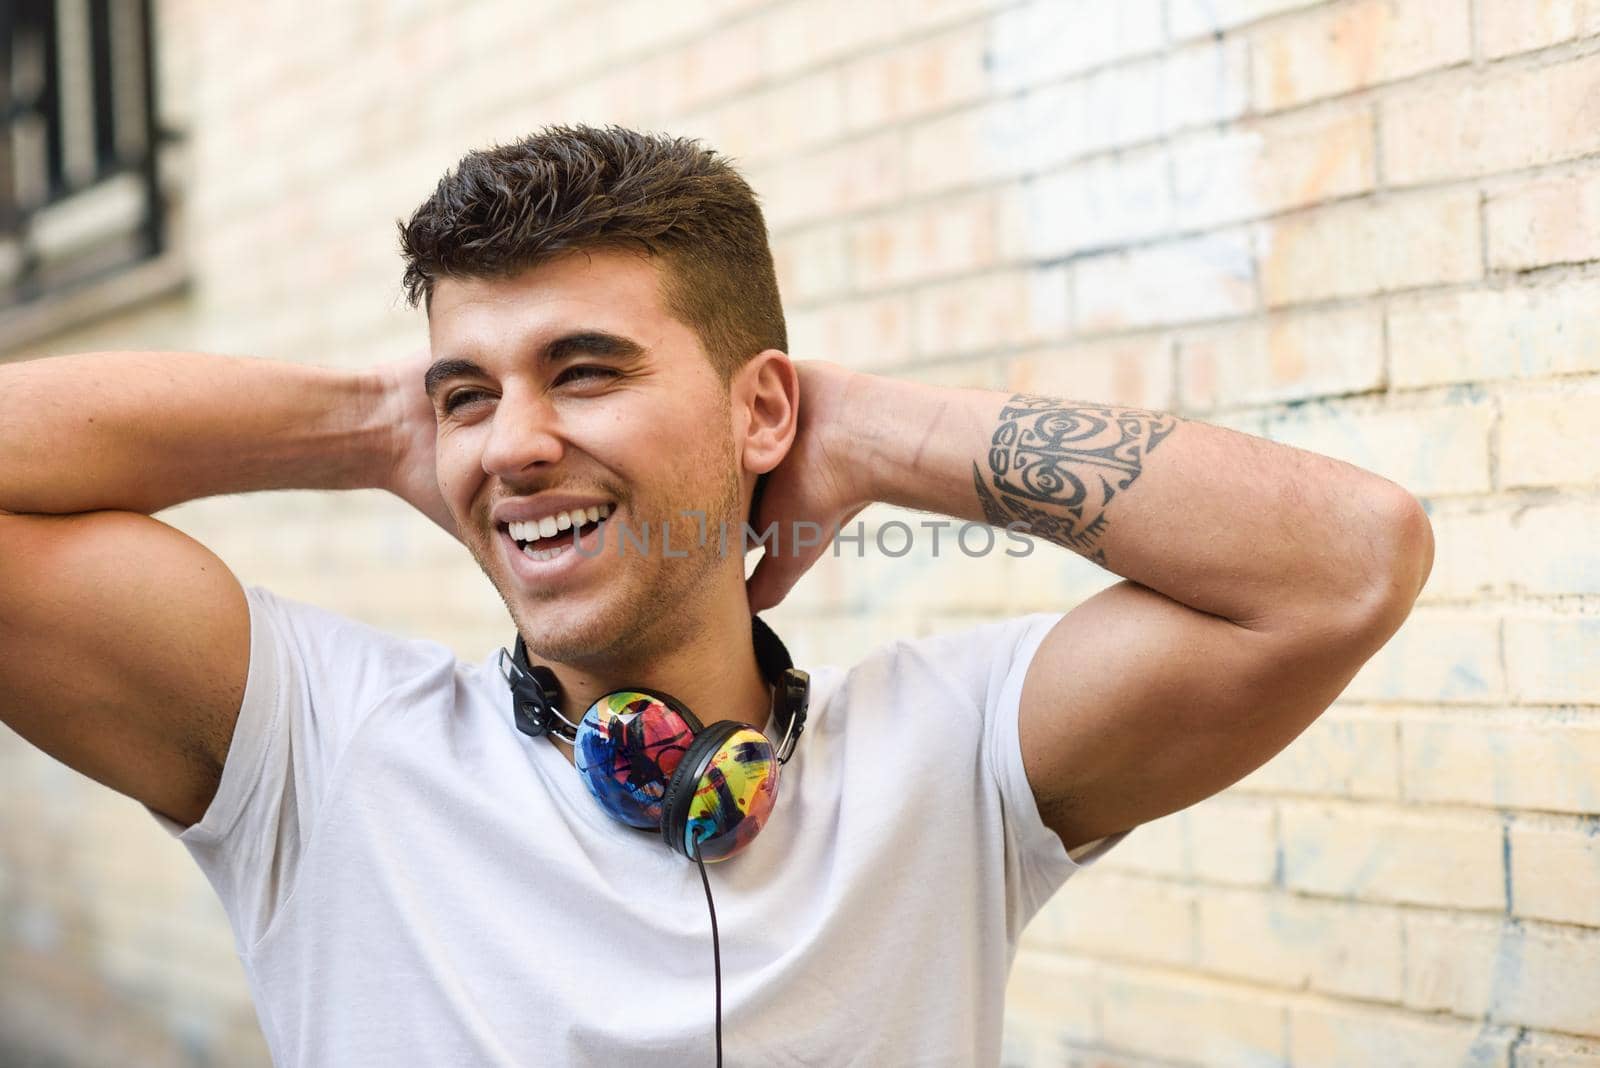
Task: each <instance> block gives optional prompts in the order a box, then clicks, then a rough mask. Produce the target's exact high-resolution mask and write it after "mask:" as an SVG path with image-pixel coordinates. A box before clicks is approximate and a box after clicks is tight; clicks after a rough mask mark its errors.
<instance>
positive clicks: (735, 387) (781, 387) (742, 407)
mask: <svg viewBox="0 0 1600 1068" xmlns="http://www.w3.org/2000/svg"><path fill="white" fill-rule="evenodd" d="M731 390H732V395H731V397H730V401H731V405H732V409H733V431H734V443H735V445H736V447H737V449H738V453H739V464H740V468H741V471H740V474H741V475H744V476H748V475H755V476H757V484H758V485H759V484H760V481H761V476H764V475H766V473H767V472H768V471H771V470H772V469H773V468H775V467H777V466H778V465H779V464H780V463H782V462H783V458H784V457H785V456H787V455H788V454H789V449H790V447H791V446H792V445H793V444H794V439H795V433H796V432H797V430H798V429H799V420H800V376H799V375H797V374H796V373H795V369H794V362H793V361H792V360H790V359H789V356H788V354H787V353H784V352H781V351H779V350H778V349H765V350H763V351H762V352H760V353H757V354H756V355H755V356H753V357H751V359H750V361H749V362H748V363H746V364H745V365H744V366H743V367H741V368H740V369H739V371H738V372H737V373H736V374H735V376H734V380H733V382H732V384H731ZM759 500H760V497H759V496H756V497H754V498H753V500H752V504H751V513H752V517H753V515H754V512H755V504H756V503H758V502H759Z"/></svg>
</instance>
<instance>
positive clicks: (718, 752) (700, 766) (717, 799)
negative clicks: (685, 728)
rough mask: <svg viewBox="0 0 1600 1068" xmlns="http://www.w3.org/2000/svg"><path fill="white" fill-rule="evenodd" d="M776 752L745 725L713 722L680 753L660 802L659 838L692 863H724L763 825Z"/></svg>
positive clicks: (772, 798) (773, 797) (773, 795)
mask: <svg viewBox="0 0 1600 1068" xmlns="http://www.w3.org/2000/svg"><path fill="white" fill-rule="evenodd" d="M778 769H779V763H778V759H777V754H776V753H775V752H774V751H773V748H772V742H771V741H770V740H769V739H768V738H767V736H766V735H765V734H762V733H761V732H760V731H758V730H756V729H755V728H754V727H752V726H750V725H749V724H748V723H740V722H738V721H735V720H725V721H723V722H721V723H713V724H712V725H711V726H710V727H707V728H706V729H705V731H703V732H702V733H701V734H700V735H699V736H698V737H696V738H695V740H694V744H693V745H691V746H690V747H689V751H688V752H686V753H685V754H684V755H683V760H682V761H681V762H680V763H679V764H678V768H677V770H676V771H675V772H674V773H673V776H672V781H671V782H670V783H668V784H667V791H666V793H665V794H664V795H663V796H662V799H661V837H662V840H663V841H664V842H666V844H667V847H668V848H669V849H671V850H672V851H673V852H675V853H678V854H679V855H681V856H685V857H689V858H691V859H693V857H694V854H695V844H696V843H697V842H698V843H699V846H700V859H701V860H704V861H706V862H708V863H709V862H711V861H718V860H726V859H727V858H728V857H731V856H733V855H734V854H735V853H737V852H739V851H740V850H742V849H743V848H744V847H745V846H747V845H749V844H750V843H751V842H752V841H753V840H754V839H755V836H756V835H757V834H758V833H759V832H760V831H761V828H762V827H763V826H765V825H766V822H767V817H768V816H770V815H771V814H772V807H773V804H774V803H775V802H776V801H777V797H778Z"/></svg>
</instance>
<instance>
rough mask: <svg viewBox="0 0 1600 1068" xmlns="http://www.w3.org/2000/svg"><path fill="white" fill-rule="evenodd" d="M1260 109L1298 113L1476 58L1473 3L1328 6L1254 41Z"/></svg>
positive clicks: (1439, 0) (1396, 0)
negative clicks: (1299, 108)
mask: <svg viewBox="0 0 1600 1068" xmlns="http://www.w3.org/2000/svg"><path fill="white" fill-rule="evenodd" d="M1251 52H1252V54H1253V56H1254V76H1253V84H1252V99H1253V100H1254V102H1255V106H1256V108H1257V109H1259V110H1262V111H1274V110H1277V109H1279V108H1289V107H1296V106H1298V105H1301V104H1305V103H1307V102H1309V101H1312V100H1318V99H1321V98H1323V97H1328V96H1337V95H1339V94H1341V93H1348V92H1352V91H1354V90H1357V89H1366V88H1368V87H1370V86H1374V85H1380V84H1382V83H1384V82H1390V81H1395V80H1397V79H1400V78H1406V77H1410V76H1412V75H1415V74H1420V73H1422V72H1424V71H1430V70H1437V69H1439V68H1441V67H1449V66H1452V65H1455V64H1458V63H1465V62H1467V61H1468V60H1469V59H1471V58H1472V18H1471V7H1470V5H1469V4H1468V3H1467V0H1357V2H1355V3H1349V4H1338V5H1326V6H1324V7H1322V8H1320V9H1318V10H1315V11H1310V12H1307V13H1306V14H1305V15H1303V16H1301V17H1299V18H1294V19H1284V20H1283V21H1281V22H1276V23H1273V24H1272V25H1270V26H1266V27H1263V28H1262V29H1261V30H1259V31H1258V32H1256V33H1255V34H1253V35H1252V37H1251Z"/></svg>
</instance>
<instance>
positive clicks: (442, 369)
mask: <svg viewBox="0 0 1600 1068" xmlns="http://www.w3.org/2000/svg"><path fill="white" fill-rule="evenodd" d="M643 352H644V346H642V345H640V344H639V343H638V342H637V341H634V340H633V339H631V338H626V337H623V336H622V335H620V334H609V333H607V332H605V331H604V330H580V331H578V332H576V333H572V334H563V335H562V336H561V337H558V338H556V339H555V340H554V341H551V342H550V343H549V344H547V345H546V346H545V347H544V349H543V351H542V352H541V353H540V354H539V355H540V358H541V359H543V361H544V362H545V363H558V362H560V361H562V360H569V359H572V358H573V357H574V356H581V355H589V356H608V357H613V358H627V357H634V356H639V355H642V354H643ZM458 377H459V378H473V377H478V378H487V377H489V372H487V371H485V370H484V369H483V368H482V367H481V366H480V365H478V364H476V363H474V362H473V361H471V360H468V359H463V358H461V357H453V358H448V359H443V360H435V361H434V363H433V364H432V365H431V366H430V367H429V368H428V371H427V373H426V374H424V375H423V376H422V385H423V389H424V390H426V391H427V394H428V396H430V397H431V396H433V395H434V393H435V392H436V391H437V390H438V388H439V387H440V386H441V385H443V384H444V383H445V382H447V381H449V380H450V379H452V378H458Z"/></svg>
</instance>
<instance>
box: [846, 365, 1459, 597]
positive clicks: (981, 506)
mask: <svg viewBox="0 0 1600 1068" xmlns="http://www.w3.org/2000/svg"><path fill="white" fill-rule="evenodd" d="M847 396H848V397H849V401H848V403H847V404H846V405H845V411H846V413H847V415H846V418H845V419H844V421H843V422H844V425H843V426H842V427H841V428H840V429H841V430H842V431H843V433H842V434H840V435H838V436H837V437H836V439H835V440H836V441H837V442H838V443H839V444H838V446H837V448H838V449H840V450H845V451H848V452H850V453H851V454H852V455H851V459H850V462H851V463H853V464H855V465H857V466H859V468H860V469H861V470H862V471H863V472H864V475H865V481H866V485H867V487H868V493H869V495H870V496H871V498H872V499H874V500H881V501H885V502H887V503H890V504H895V505H900V506H902V507H908V508H917V509H922V510H926V511H934V512H940V513H943V514H946V515H950V516H953V517H957V518H962V519H968V520H973V521H986V522H989V523H992V524H995V525H997V526H1006V525H1008V524H1012V523H1023V524H1026V528H1025V529H1026V530H1028V531H1030V532H1031V533H1032V534H1033V535H1034V536H1035V537H1040V538H1044V539H1046V540H1048V541H1051V542H1054V543H1056V544H1058V545H1062V546H1064V547H1066V548H1069V549H1072V550H1074V551H1076V552H1078V553H1081V554H1083V555H1085V556H1087V557H1089V558H1090V559H1093V560H1095V561H1096V562H1098V563H1101V564H1103V565H1104V566H1106V567H1107V568H1109V569H1110V570H1112V571H1115V572H1116V573H1117V574H1119V575H1122V576H1124V577H1126V578H1129V579H1132V580H1133V581H1135V582H1138V583H1140V584H1142V585H1145V586H1148V587H1150V588H1151V589H1154V590H1156V591H1158V592H1160V593H1163V594H1166V595H1167V596H1168V597H1171V598H1173V599H1174V600H1177V601H1180V602H1181V603H1183V604H1186V605H1188V606H1190V607H1192V608H1196V609H1199V610H1201V611H1204V612H1208V613H1210V614H1213V615H1216V616H1220V617H1223V618H1226V619H1230V620H1233V621H1236V622H1239V623H1243V624H1246V625H1255V624H1259V623H1266V622H1273V621H1277V620H1280V619H1295V618H1297V617H1299V618H1301V619H1303V618H1304V616H1305V614H1306V613H1308V612H1323V611H1326V612H1329V613H1330V614H1336V615H1337V616H1338V617H1339V618H1341V619H1343V618H1348V617H1346V616H1345V614H1344V613H1345V611H1346V609H1348V610H1349V611H1350V612H1352V613H1357V614H1358V615H1357V618H1360V617H1359V613H1368V612H1372V611H1377V612H1384V611H1386V610H1388V606H1389V605H1391V604H1392V605H1393V606H1394V610H1396V611H1399V612H1400V614H1401V615H1403V609H1402V608H1400V605H1402V604H1403V605H1404V606H1405V607H1409V605H1410V603H1411V600H1412V599H1413V598H1414V597H1415V595H1416V593H1417V589H1418V587H1420V585H1421V582H1422V580H1423V578H1424V577H1425V575H1426V570H1427V566H1428V562H1429V561H1430V560H1431V552H1432V550H1431V536H1430V535H1429V533H1428V531H1427V523H1426V519H1425V518H1424V517H1422V515H1421V511H1420V509H1419V508H1418V506H1417V505H1416V502H1415V501H1414V500H1413V499H1412V498H1411V497H1410V496H1409V495H1408V494H1406V493H1405V492H1404V491H1403V490H1401V489H1400V488H1399V487H1397V486H1395V485H1394V484H1393V483H1391V482H1389V481H1387V480H1385V479H1383V478H1380V477H1379V476H1377V475H1374V474H1371V473H1370V472H1367V471H1362V470H1360V469H1358V468H1355V467H1352V466H1350V465H1348V464H1344V463H1340V462H1338V461H1336V460H1332V459H1329V458H1327V457H1323V456H1318V455H1315V454H1312V453H1307V452H1303V451H1300V450H1298V449H1293V448H1290V447H1288V446H1283V445H1277V444H1274V443H1272V442H1268V441H1265V440H1263V439H1260V438H1254V437H1250V436H1248V435H1244V434H1238V433H1234V432H1232V431H1229V430H1224V429H1221V428H1218V427H1213V426H1207V425H1205V424H1203V423H1192V422H1186V421H1182V420H1179V419H1177V418H1176V417H1174V416H1171V415H1168V414H1165V413H1158V412H1149V411H1142V410H1139V409H1132V408H1118V407H1110V406H1105V405H1096V404H1091V403H1084V402H1078V401H1065V400H1059V399H1055V398H1048V397H1039V396H1032V395H1025V394H1013V395H1008V394H1004V393H994V392H985V391H978V390H956V389H943V388H939V387H934V386H925V385H921V384H919V383H912V382H905V381H901V380H895V379H890V378H882V377H876V376H868V375H862V376H853V377H852V379H851V383H850V388H849V390H848V393H847Z"/></svg>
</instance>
